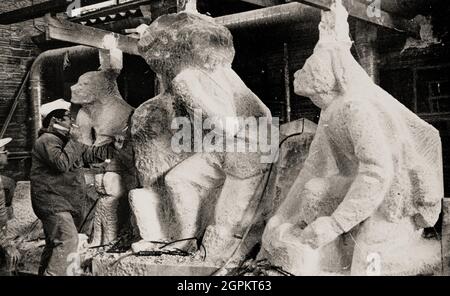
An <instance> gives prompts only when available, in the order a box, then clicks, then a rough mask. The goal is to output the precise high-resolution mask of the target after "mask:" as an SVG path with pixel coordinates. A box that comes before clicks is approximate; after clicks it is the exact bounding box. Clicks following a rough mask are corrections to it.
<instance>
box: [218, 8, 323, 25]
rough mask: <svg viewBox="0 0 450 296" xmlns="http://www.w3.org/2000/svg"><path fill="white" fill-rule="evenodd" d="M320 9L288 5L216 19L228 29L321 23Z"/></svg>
mask: <svg viewBox="0 0 450 296" xmlns="http://www.w3.org/2000/svg"><path fill="white" fill-rule="evenodd" d="M320 15H321V12H320V10H319V9H317V8H314V7H310V6H307V5H304V4H300V3H296V2H293V3H288V4H283V5H277V6H272V7H266V8H261V9H255V10H251V11H246V12H241V13H236V14H231V15H225V16H220V17H216V18H215V20H216V22H217V23H218V24H221V25H224V26H226V27H227V28H228V29H230V30H232V29H239V28H244V27H245V28H250V27H258V26H272V25H277V24H283V23H292V22H309V21H317V22H319V21H320Z"/></svg>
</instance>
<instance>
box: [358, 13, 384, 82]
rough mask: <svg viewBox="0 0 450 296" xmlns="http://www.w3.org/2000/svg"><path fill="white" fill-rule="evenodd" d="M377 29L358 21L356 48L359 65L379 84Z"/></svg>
mask: <svg viewBox="0 0 450 296" xmlns="http://www.w3.org/2000/svg"><path fill="white" fill-rule="evenodd" d="M376 40H377V27H376V26H373V25H371V24H369V23H367V22H363V21H360V20H356V28H355V46H356V51H357V53H358V58H359V63H360V64H361V66H362V67H363V68H364V70H366V72H367V74H369V76H370V77H371V78H372V80H373V81H374V82H375V83H377V84H378V83H379V69H378V51H377V48H376Z"/></svg>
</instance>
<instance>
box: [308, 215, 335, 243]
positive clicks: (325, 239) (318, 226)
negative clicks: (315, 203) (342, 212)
mask: <svg viewBox="0 0 450 296" xmlns="http://www.w3.org/2000/svg"><path fill="white" fill-rule="evenodd" d="M341 234H342V230H341V229H340V227H339V225H338V224H337V223H336V221H335V220H334V219H333V218H332V217H320V218H317V220H315V221H314V222H313V223H311V224H310V225H308V226H307V227H306V228H305V229H304V230H303V232H302V234H301V236H300V240H301V242H302V243H303V244H307V245H309V246H310V247H311V248H313V249H317V248H320V247H322V246H324V245H326V244H328V243H330V242H332V241H333V240H335V239H336V238H337V237H338V236H339V235H341Z"/></svg>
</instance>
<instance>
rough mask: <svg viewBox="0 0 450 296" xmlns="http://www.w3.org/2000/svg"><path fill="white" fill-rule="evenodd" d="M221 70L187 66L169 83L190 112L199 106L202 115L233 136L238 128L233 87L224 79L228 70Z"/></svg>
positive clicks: (217, 127)
mask: <svg viewBox="0 0 450 296" xmlns="http://www.w3.org/2000/svg"><path fill="white" fill-rule="evenodd" d="M222 74H223V75H218V74H217V73H215V74H212V73H209V72H207V71H205V70H202V69H196V68H194V69H191V68H188V69H186V70H184V71H182V72H181V73H180V74H178V75H177V76H176V77H175V79H174V80H173V81H172V87H173V89H174V91H175V93H176V94H177V95H178V96H179V97H181V100H182V101H183V102H184V103H185V105H186V107H187V109H188V110H189V111H190V112H191V113H193V112H194V110H201V111H202V116H203V119H205V118H208V119H209V120H211V121H212V124H213V125H214V126H215V127H216V129H218V130H220V131H223V132H225V133H226V135H227V137H234V136H235V135H236V134H237V133H238V131H239V123H238V120H237V114H236V107H235V105H234V95H233V91H234V90H233V89H232V88H231V87H230V85H229V81H228V80H227V79H226V77H227V76H228V73H227V72H223V73H222ZM233 118H235V120H233ZM226 120H227V121H226ZM226 122H227V123H228V124H225V123H226ZM221 135H223V133H222V134H221Z"/></svg>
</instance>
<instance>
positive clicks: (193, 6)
mask: <svg viewBox="0 0 450 296" xmlns="http://www.w3.org/2000/svg"><path fill="white" fill-rule="evenodd" d="M182 11H186V12H194V13H195V12H198V11H197V0H177V12H182Z"/></svg>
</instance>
